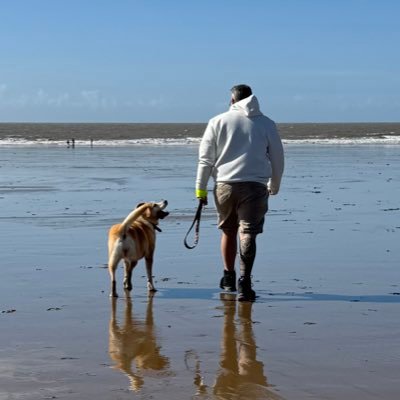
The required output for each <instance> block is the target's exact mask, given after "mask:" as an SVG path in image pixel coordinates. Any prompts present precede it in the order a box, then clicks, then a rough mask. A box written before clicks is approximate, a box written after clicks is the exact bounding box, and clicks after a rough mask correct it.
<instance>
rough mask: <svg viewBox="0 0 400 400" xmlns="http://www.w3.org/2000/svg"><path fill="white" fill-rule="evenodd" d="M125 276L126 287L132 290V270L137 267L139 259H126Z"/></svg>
mask: <svg viewBox="0 0 400 400" xmlns="http://www.w3.org/2000/svg"><path fill="white" fill-rule="evenodd" d="M124 263H125V277H124V289H125V290H128V291H129V292H130V291H131V290H132V271H133V268H135V267H136V264H137V261H129V260H125V261H124Z"/></svg>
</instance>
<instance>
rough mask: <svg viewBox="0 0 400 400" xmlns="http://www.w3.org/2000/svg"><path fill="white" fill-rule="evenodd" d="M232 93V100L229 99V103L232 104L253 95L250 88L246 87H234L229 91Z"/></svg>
mask: <svg viewBox="0 0 400 400" xmlns="http://www.w3.org/2000/svg"><path fill="white" fill-rule="evenodd" d="M231 93H232V98H231V103H232V104H234V103H236V102H237V101H240V100H243V99H245V98H246V97H249V96H251V95H252V94H253V92H252V91H251V87H250V86H248V85H235V86H234V87H233V88H232V89H231Z"/></svg>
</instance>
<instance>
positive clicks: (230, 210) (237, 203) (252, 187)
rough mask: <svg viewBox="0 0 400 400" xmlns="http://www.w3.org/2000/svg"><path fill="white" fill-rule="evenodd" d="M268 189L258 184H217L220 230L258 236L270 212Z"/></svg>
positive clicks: (216, 193) (216, 200)
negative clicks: (266, 215)
mask: <svg viewBox="0 0 400 400" xmlns="http://www.w3.org/2000/svg"><path fill="white" fill-rule="evenodd" d="M268 196H269V194H268V191H267V187H266V186H265V185H263V184H262V183H258V182H234V183H217V184H216V185H215V188H214V199H215V205H216V207H217V211H218V219H219V220H218V228H220V229H222V230H223V231H224V232H229V231H237V229H238V228H239V232H240V233H251V234H258V233H261V232H262V231H263V226H264V217H265V214H266V213H267V211H268Z"/></svg>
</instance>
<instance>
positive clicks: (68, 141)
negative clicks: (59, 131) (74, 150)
mask: <svg viewBox="0 0 400 400" xmlns="http://www.w3.org/2000/svg"><path fill="white" fill-rule="evenodd" d="M67 147H68V148H69V140H67Z"/></svg>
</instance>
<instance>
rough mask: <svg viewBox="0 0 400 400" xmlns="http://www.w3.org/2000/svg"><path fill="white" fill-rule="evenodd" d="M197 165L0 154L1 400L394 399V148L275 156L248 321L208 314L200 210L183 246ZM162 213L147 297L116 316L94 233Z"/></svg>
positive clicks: (212, 293) (167, 151)
mask: <svg viewBox="0 0 400 400" xmlns="http://www.w3.org/2000/svg"><path fill="white" fill-rule="evenodd" d="M196 153H197V147H196V146H186V147H184V146H167V147H163V146H132V147H129V148H112V147H101V148H96V147H95V148H90V147H76V148H75V149H67V148H61V147H46V148H42V147H16V148H13V147H7V148H2V149H1V152H0V173H1V178H0V206H1V208H0V210H1V211H0V223H1V226H2V229H1V230H0V235H1V242H2V272H3V274H2V277H3V279H2V280H1V281H0V293H1V307H0V327H1V329H0V339H1V341H2V343H3V346H2V347H1V350H0V399H1V400H3V399H7V400H8V399H45V398H59V399H64V398H65V399H89V398H94V397H96V398H97V399H109V398H118V399H125V398H126V399H127V398H132V396H133V397H134V398H141V399H142V398H143V399H148V398H163V399H173V398H182V399H184V398H185V399H186V398H227V399H228V398H235V397H234V396H237V398H239V396H240V398H263V399H265V398H266V399H268V398H271V399H275V398H279V397H278V396H281V397H283V398H286V399H296V400H298V399H312V398H315V399H321V398H326V399H339V398H340V399H342V398H359V397H363V399H394V398H396V395H397V394H396V393H398V389H399V384H398V380H397V371H398V368H399V366H400V352H399V349H400V346H399V344H400V339H399V338H400V328H399V325H398V323H397V319H398V318H397V316H398V312H399V307H400V296H399V292H400V286H399V285H400V278H399V273H398V265H399V261H400V250H399V248H398V242H399V235H400V219H399V215H400V210H399V202H398V199H399V198H400V185H399V181H400V160H399V157H398V154H399V152H398V147H396V146H394V147H391V146H332V145H331V146H316V145H290V146H287V147H286V157H287V164H286V171H285V177H284V180H283V183H282V190H281V193H280V194H279V195H278V196H276V197H273V198H271V199H270V213H269V215H268V217H267V223H266V226H265V233H264V234H263V235H261V236H260V237H259V238H258V253H257V260H256V265H255V267H254V283H255V287H254V289H255V290H256V291H257V294H258V295H259V298H258V299H257V302H256V303H255V304H253V305H252V306H249V305H241V304H236V302H234V301H230V300H232V299H230V298H228V299H226V298H224V299H221V298H220V293H219V290H218V287H217V284H218V281H219V278H220V273H221V261H220V257H219V243H218V242H219V233H218V230H217V229H216V215H215V211H214V208H213V205H212V204H210V206H209V207H208V208H207V210H206V211H205V214H204V217H203V219H202V225H201V234H200V235H201V236H200V243H199V245H198V247H197V248H196V249H195V250H192V251H188V250H186V249H185V248H184V247H183V243H182V241H183V237H184V235H185V233H186V230H187V229H188V228H189V225H190V223H191V219H192V218H193V215H194V211H195V208H196V201H195V199H194V196H193V184H194V175H195V168H196V165H195V163H196ZM163 198H165V199H167V200H168V201H169V207H168V209H169V211H170V212H171V214H170V216H169V217H168V218H167V219H165V220H163V221H162V222H161V228H162V230H163V232H162V233H160V234H159V235H158V239H157V240H158V244H157V250H156V257H155V267H154V275H155V280H156V285H157V287H158V289H159V291H158V292H157V293H156V294H155V297H154V298H148V297H147V293H146V290H145V286H146V285H145V283H146V279H145V277H144V275H145V272H144V268H143V265H142V264H140V265H139V266H138V267H137V269H136V270H135V271H134V291H133V294H132V300H131V301H127V300H126V299H125V298H124V297H121V298H120V299H118V300H117V301H116V302H115V304H112V302H111V301H110V299H109V297H108V291H109V277H108V272H107V270H106V269H105V264H106V262H107V251H106V237H107V230H108V228H109V226H111V225H112V224H113V223H116V222H119V221H121V220H122V219H123V218H124V217H125V216H126V215H127V213H128V212H129V211H130V210H131V209H132V208H134V207H135V205H136V204H137V203H139V202H141V201H146V200H159V199H163ZM118 272H119V274H118V285H119V286H118V289H119V291H120V292H122V288H121V286H122V267H120V269H119V271H118ZM121 294H123V293H121ZM177 393H179V396H178V397H177ZM246 394H247V397H246ZM52 396H55V397H52ZM218 396H219V397H218Z"/></svg>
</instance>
